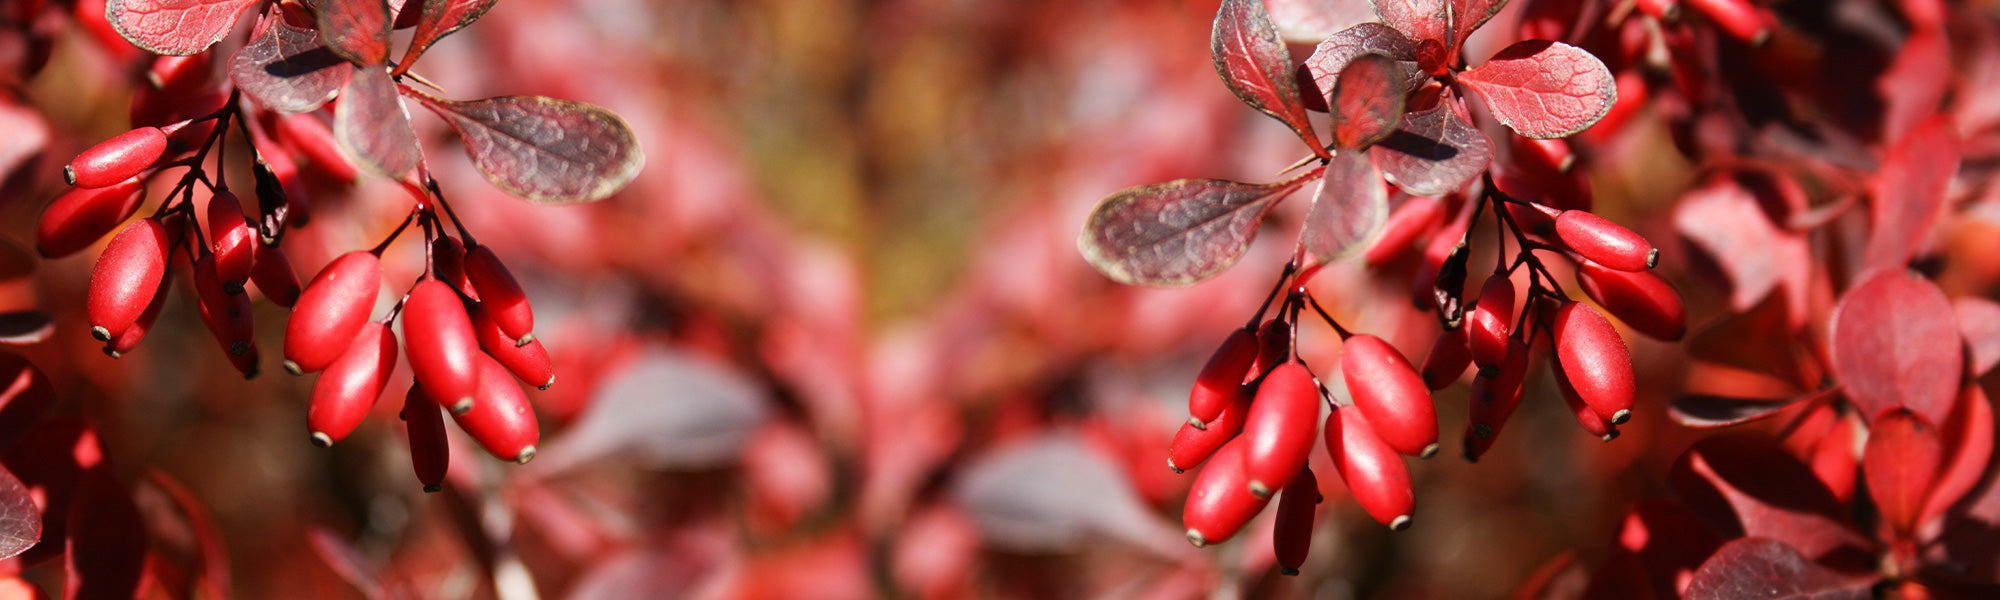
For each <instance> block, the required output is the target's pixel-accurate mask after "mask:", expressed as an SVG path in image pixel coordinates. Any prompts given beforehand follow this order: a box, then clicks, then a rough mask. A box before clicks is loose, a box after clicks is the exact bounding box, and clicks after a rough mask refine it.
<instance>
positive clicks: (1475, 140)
mask: <svg viewBox="0 0 2000 600" xmlns="http://www.w3.org/2000/svg"><path fill="white" fill-rule="evenodd" d="M1451 104H1452V100H1451V99H1450V98H1448V97H1447V98H1445V99H1443V100H1441V101H1439V102H1438V105H1437V106H1435V107H1432V108H1431V109H1430V110H1426V111H1423V112H1413V113H1409V114H1406V115H1403V126H1402V127H1401V128H1399V129H1397V130H1396V131H1395V132H1393V133H1390V134H1389V136H1388V137H1385V138H1382V141H1380V142H1377V143H1376V144H1375V145H1374V146H1373V147H1372V148H1371V149H1370V150H1369V154H1371V155H1373V156H1374V158H1375V165H1376V166H1378V167H1381V168H1382V174H1383V175H1385V176H1387V177H1388V178H1389V182H1390V183H1394V184H1396V186H1397V187H1400V188H1402V189H1403V191H1405V192H1409V193H1410V195H1413V196H1443V195H1445V194H1449V193H1452V192H1455V191H1458V190H1461V189H1464V188H1465V185H1466V184H1468V183H1472V180H1473V179H1476V178H1478V177H1479V174H1480V173H1482V172H1484V171H1486V165H1488V164H1490V163H1492V162H1493V143H1492V142H1490V141H1488V140H1487V139H1486V134H1484V133H1480V132H1479V129H1478V128H1475V127H1473V126H1472V124H1471V123H1467V122H1466V120H1465V117H1464V116H1461V115H1459V114H1458V111H1457V110H1454V109H1452V107H1451Z"/></svg>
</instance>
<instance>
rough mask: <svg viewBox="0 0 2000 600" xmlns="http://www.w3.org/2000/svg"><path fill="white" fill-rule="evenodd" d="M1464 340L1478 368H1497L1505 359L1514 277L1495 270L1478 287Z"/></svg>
mask: <svg viewBox="0 0 2000 600" xmlns="http://www.w3.org/2000/svg"><path fill="white" fill-rule="evenodd" d="M1465 328H1466V329H1468V330H1469V331H1467V332H1466V334H1467V335H1466V341H1467V342H1468V343H1470V344H1471V346H1472V362H1473V363H1474V364H1477V365H1479V366H1480V367H1497V366H1500V361H1503V360H1506V359H1507V335H1508V334H1511V333H1513V330H1514V280H1512V279H1509V278H1508V277H1507V274H1505V273H1494V274H1493V276H1492V277H1488V278H1486V285H1484V286H1481V287H1480V288H1479V300H1477V301H1476V302H1475V303H1474V304H1473V305H1472V314H1471V315H1469V316H1467V317H1466V318H1465Z"/></svg>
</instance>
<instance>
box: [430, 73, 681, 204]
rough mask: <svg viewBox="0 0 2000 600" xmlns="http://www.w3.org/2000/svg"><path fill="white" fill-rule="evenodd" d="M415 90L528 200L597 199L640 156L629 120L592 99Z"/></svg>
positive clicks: (635, 168)
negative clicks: (459, 96) (450, 95)
mask: <svg viewBox="0 0 2000 600" xmlns="http://www.w3.org/2000/svg"><path fill="white" fill-rule="evenodd" d="M414 96H415V97H416V98H417V99H418V100H420V101H422V102H423V103H424V106H426V107H429V108H430V109H431V111H432V112H436V113H437V114H439V115H441V116H443V117H444V119H445V122H446V123H448V124H450V125H451V128H452V130H453V131H457V132H458V137H459V140H460V141H462V142H464V143H465V151H466V153H467V154H469V155H471V156H472V164H473V166H475V167H478V168H479V173H480V174H482V175H485V176H486V180H487V181H490V182H493V185H495V186H499V187H500V189H503V190H506V191H507V192H508V193H511V194H514V195H516V196H520V197H522V198H526V199H528V200H531V201H534V202H541V203H556V204H561V203H571V202H593V201H597V200H602V199H604V198H605V197H608V196H610V195H612V194H615V193H617V192H618V190H620V189H623V188H624V187H625V184H627V183H630V182H631V181H632V178H633V177H636V176H638V174H639V167H641V166H643V165H644V164H645V162H646V157H645V153H644V152H643V151H642V150H640V148H639V141H638V139H637V138H636V137H634V136H633V134H632V126H630V125H627V124H625V120H624V119H621V118H619V117H618V115H616V114H612V112H611V111H608V110H604V109H603V108H600V107H597V106H594V105H590V104H584V103H582V102H571V101H568V100H558V99H555V98H545V97H542V96H501V97H497V98H486V99H483V100H470V101H464V102H460V101H456V100H446V99H443V98H437V97H433V96H429V95H424V94H414Z"/></svg>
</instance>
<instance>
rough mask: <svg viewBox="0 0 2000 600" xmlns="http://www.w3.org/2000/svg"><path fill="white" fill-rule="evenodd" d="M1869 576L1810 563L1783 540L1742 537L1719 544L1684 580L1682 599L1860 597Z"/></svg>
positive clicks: (1867, 589) (1861, 599) (1867, 595)
mask: <svg viewBox="0 0 2000 600" xmlns="http://www.w3.org/2000/svg"><path fill="white" fill-rule="evenodd" d="M1874 584H1875V581H1874V580H1873V579H1872V578H1857V577H1849V576H1846V575H1841V574H1840V573H1837V572H1834V571H1833V570H1832V569H1828V568H1826V567H1822V566H1820V565H1818V564H1814V563H1813V561H1811V560H1807V559H1806V557H1805V556H1803V555H1801V554H1800V553H1799V551H1798V550H1797V549H1795V548H1792V547H1791V546H1787V545H1785V543H1784V542H1780V541H1777V540H1770V539H1764V538H1745V539H1740V540H1735V541H1731V542H1729V543H1727V544H1723V545H1722V547H1721V548H1719V549H1717V550H1716V551H1715V555H1714V556H1711V557H1709V559H1708V561H1707V562H1704V563H1702V564H1701V569H1700V570H1697V571H1695V573H1694V578H1693V580H1691V581H1689V582H1688V586H1687V596H1686V597H1687V599H1688V600H1737V599H1741V598H1769V599H1774V600H1776V599H1782V600H1846V599H1853V600H1866V599H1868V598H1872V597H1874V594H1873V593H1872V592H1871V591H1870V588H1871V587H1873V586H1874Z"/></svg>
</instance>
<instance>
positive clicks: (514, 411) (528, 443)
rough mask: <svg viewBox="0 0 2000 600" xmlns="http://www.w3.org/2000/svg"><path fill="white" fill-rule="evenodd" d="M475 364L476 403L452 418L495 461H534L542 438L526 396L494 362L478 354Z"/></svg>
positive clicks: (512, 379)
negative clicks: (536, 448)
mask: <svg viewBox="0 0 2000 600" xmlns="http://www.w3.org/2000/svg"><path fill="white" fill-rule="evenodd" d="M439 285H443V284H439ZM406 335H407V334H406ZM413 355H414V354H413ZM474 364H475V365H476V366H475V367H474V368H476V369H477V370H478V374H479V379H478V382H479V387H478V394H479V401H477V402H474V403H473V404H472V409H471V410H468V411H465V412H464V413H462V414H453V415H452V419H454V420H456V421H458V428H459V429H463V430H465V433H466V434H467V435H470V436H472V440H473V441H475V442H479V446H480V447H481V448H485V449H486V452H488V453H490V454H492V455H493V456H494V457H495V458H499V459H501V460H511V461H514V462H517V463H521V464H527V462H528V461H530V460H534V458H535V442H536V441H538V440H540V438H541V429H540V426H539V425H537V424H536V423H535V409H534V407H533V406H531V405H529V404H528V396H527V394H525V393H523V392H522V391H521V385H520V384H518V383H514V376H513V375H512V374H510V373H508V372H507V369H506V368H505V367H502V366H500V363H497V362H494V361H493V359H491V358H487V357H486V356H485V355H480V356H478V357H477V360H476V361H475V363H474ZM425 393H426V394H428V393H429V391H426V392H425Z"/></svg>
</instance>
